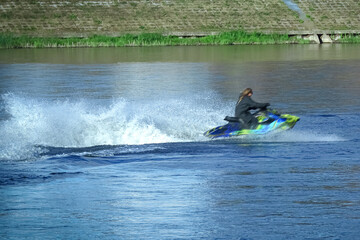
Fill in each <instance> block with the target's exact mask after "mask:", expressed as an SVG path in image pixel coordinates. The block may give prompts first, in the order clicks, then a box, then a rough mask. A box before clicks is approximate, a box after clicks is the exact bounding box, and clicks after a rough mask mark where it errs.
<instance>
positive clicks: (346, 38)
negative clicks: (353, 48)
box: [338, 34, 360, 43]
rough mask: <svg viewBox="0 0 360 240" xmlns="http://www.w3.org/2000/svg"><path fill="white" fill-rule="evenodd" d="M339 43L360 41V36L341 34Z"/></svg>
mask: <svg viewBox="0 0 360 240" xmlns="http://www.w3.org/2000/svg"><path fill="white" fill-rule="evenodd" d="M338 41H339V42H340V43H360V36H359V35H352V34H350V35H347V34H345V35H342V36H341V38H340V39H339V40H338Z"/></svg>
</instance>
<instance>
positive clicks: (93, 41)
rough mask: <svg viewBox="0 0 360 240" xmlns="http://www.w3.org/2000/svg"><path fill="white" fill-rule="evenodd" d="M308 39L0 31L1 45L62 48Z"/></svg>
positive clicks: (254, 35) (253, 35) (257, 35)
mask: <svg viewBox="0 0 360 240" xmlns="http://www.w3.org/2000/svg"><path fill="white" fill-rule="evenodd" d="M288 43H308V41H306V40H302V39H297V38H296V37H289V36H288V35H282V34H262V33H248V32H244V31H231V32H224V33H220V34H218V35H209V36H204V37H197V38H181V37H178V36H164V35H162V34H158V33H143V34H139V35H133V34H126V35H123V36H120V37H109V36H98V35H94V36H92V37H88V38H77V37H76V38H51V37H29V36H13V35H8V34H0V48H60V47H124V46H185V45H232V44H288Z"/></svg>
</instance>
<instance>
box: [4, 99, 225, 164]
mask: <svg viewBox="0 0 360 240" xmlns="http://www.w3.org/2000/svg"><path fill="white" fill-rule="evenodd" d="M2 99H3V102H4V106H5V107H4V109H5V112H6V114H7V115H9V116H11V117H10V118H8V119H7V120H5V121H2V122H0V132H1V135H2V138H1V139H0V159H28V158H31V157H34V156H35V157H36V156H38V155H39V154H42V153H43V151H44V148H41V147H38V146H50V147H60V148H85V147H91V146H99V145H135V144H149V143H166V142H181V141H197V140H200V139H203V138H204V137H203V135H202V133H203V132H204V131H205V130H207V129H208V128H210V127H213V126H214V125H220V124H221V122H222V119H221V118H219V116H224V115H226V114H228V113H229V112H231V110H232V109H231V107H230V106H231V104H226V103H223V105H221V101H218V100H217V97H216V96H215V95H213V94H210V95H202V96H200V95H197V96H195V97H193V98H183V99H159V100H153V101H151V102H149V101H148V102H140V101H139V102H133V101H128V100H126V99H115V100H114V101H113V102H112V104H110V105H109V106H103V105H97V104H95V103H92V102H89V101H86V100H82V101H76V102H72V101H56V102H54V101H45V100H38V99H31V98H28V97H26V96H18V95H14V94H6V95H4V96H3V97H2ZM229 107H230V108H229Z"/></svg>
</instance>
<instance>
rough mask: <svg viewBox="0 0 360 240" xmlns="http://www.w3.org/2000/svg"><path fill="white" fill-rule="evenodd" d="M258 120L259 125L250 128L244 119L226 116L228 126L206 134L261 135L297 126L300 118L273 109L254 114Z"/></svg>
mask: <svg viewBox="0 0 360 240" xmlns="http://www.w3.org/2000/svg"><path fill="white" fill-rule="evenodd" d="M253 115H254V116H255V117H256V119H257V120H258V125H257V126H254V127H250V126H248V125H246V124H245V123H244V122H243V121H242V119H240V118H237V117H229V116H226V117H225V119H224V120H226V121H228V123H227V124H226V125H223V126H219V127H216V128H213V129H210V130H209V131H207V132H205V133H204V135H205V136H206V137H209V138H227V137H235V136H242V135H260V134H266V133H269V132H273V131H284V130H288V129H291V128H293V127H294V126H295V124H296V123H297V121H299V120H300V118H299V117H297V116H293V115H290V114H281V113H279V112H278V111H276V110H273V109H261V110H259V111H257V112H255V113H254V114H253Z"/></svg>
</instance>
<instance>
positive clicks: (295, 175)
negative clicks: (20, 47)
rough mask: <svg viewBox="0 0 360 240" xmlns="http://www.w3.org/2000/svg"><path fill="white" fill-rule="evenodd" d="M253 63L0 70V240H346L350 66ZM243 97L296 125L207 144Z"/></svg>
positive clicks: (325, 56) (319, 59)
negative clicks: (246, 92)
mask: <svg viewBox="0 0 360 240" xmlns="http://www.w3.org/2000/svg"><path fill="white" fill-rule="evenodd" d="M254 48H255V49H254ZM258 48H259V47H258V46H238V47H237V46H233V47H230V50H231V51H230V52H232V54H233V53H234V52H237V53H240V52H243V51H249V49H250V50H251V51H250V52H249V57H248V58H246V59H248V60H246V59H242V60H239V59H237V58H236V54H235V56H233V55H231V56H233V58H232V57H231V56H229V57H227V58H226V57H224V56H223V54H224V52H229V48H224V47H218V48H216V47H215V48H214V47H209V48H207V47H204V48H203V47H201V48H199V50H196V49H194V48H192V49H191V52H192V53H193V51H199V52H198V54H194V56H196V57H197V56H199V55H201V54H202V53H203V52H204V51H205V50H206V51H210V52H212V56H213V58H209V57H206V59H198V58H195V57H194V58H193V57H190V59H188V58H186V59H184V58H180V57H179V56H178V57H176V56H174V57H173V59H171V60H168V59H167V58H168V56H167V58H166V59H165V60H164V59H162V58H156V59H154V60H153V61H152V60H151V57H149V56H148V55H146V60H141V59H143V58H144V59H145V55H144V56H143V55H142V54H143V53H139V52H138V49H134V50H129V49H127V50H126V51H134V54H138V56H137V60H136V61H132V60H121V61H114V62H110V63H109V62H106V63H104V62H102V61H101V59H99V63H94V62H92V63H86V64H79V63H77V62H76V63H74V62H70V63H69V62H67V61H65V60H64V62H56V63H49V62H47V61H29V62H20V63H18V62H12V61H9V63H2V64H0V70H1V71H0V94H1V98H0V134H1V139H0V238H1V239H100V238H101V239H357V238H358V235H359V234H358V233H359V227H360V217H359V216H360V194H359V193H360V184H359V182H360V163H359V160H360V159H359V156H360V150H359V149H360V137H359V134H358V133H359V132H360V127H359V125H358V119H359V117H360V100H359V97H358V96H360V82H359V79H358V76H360V68H359V66H360V59H359V58H357V57H354V55H351V57H349V55H347V54H345V52H347V51H345V49H344V48H346V46H344V47H343V48H342V47H340V46H339V45H338V46H334V47H326V48H317V49H314V48H313V47H312V46H308V47H304V46H290V47H289V46H268V48H271V52H272V54H271V57H270V56H264V58H265V59H266V60H261V58H260V59H255V58H254V55H253V54H255V53H252V51H255V52H257V51H258V52H257V55H261V53H264V52H266V51H268V50H269V49H268V48H266V47H260V48H259V49H258ZM173 49H174V48H168V50H167V49H166V48H165V49H164V48H159V49H158V48H152V50H149V51H154V52H157V51H170V52H171V51H173ZM256 49H258V50H256ZM359 50H360V48H359V47H357V48H356V47H353V49H352V50H351V52H354V51H359ZM42 51H43V50H42ZM47 51H49V52H50V54H51V51H53V50H51V49H48V50H47ZM64 51H66V50H64ZM86 51H99V49H98V50H89V49H79V50H77V51H76V54H85V52H86ZM121 51H124V50H121V49H120V50H119V49H113V50H112V52H113V53H112V54H114V56H115V55H121V53H122V52H121ZM176 51H183V52H182V53H183V55H187V53H188V52H187V51H188V49H187V48H181V49H179V48H176ZM307 52H308V55H306V54H307ZM273 53H277V54H273ZM16 54H17V56H19V54H20V53H19V52H17V53H16ZM34 54H36V50H35V52H34ZM52 54H54V55H56V54H59V50H57V51H55V52H52ZM189 54H190V53H189ZM304 54H305V55H304ZM355 55H356V56H360V54H355ZM111 56H112V55H111ZM289 56H291V57H289ZM293 56H297V57H293ZM299 56H300V57H299ZM309 56H311V57H309ZM149 59H150V60H149ZM219 59H220V60H219ZM225 59H226V60H225ZM245 87H252V88H253V89H254V96H253V98H254V100H257V101H259V102H261V101H263V102H265V101H266V102H268V101H269V102H271V107H273V108H276V109H278V110H279V111H282V112H284V113H290V114H294V115H297V116H299V117H300V118H301V120H300V121H299V122H298V123H297V125H296V126H295V127H294V129H291V130H289V131H286V132H282V133H276V134H269V135H265V136H256V137H241V138H232V139H219V140H210V139H207V138H206V137H204V136H203V133H204V132H205V131H206V130H208V129H210V128H212V127H215V126H219V125H222V124H224V123H225V121H223V117H224V116H226V115H232V114H233V111H234V104H235V102H236V100H237V97H238V94H239V92H240V91H241V90H242V89H243V88H245Z"/></svg>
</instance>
